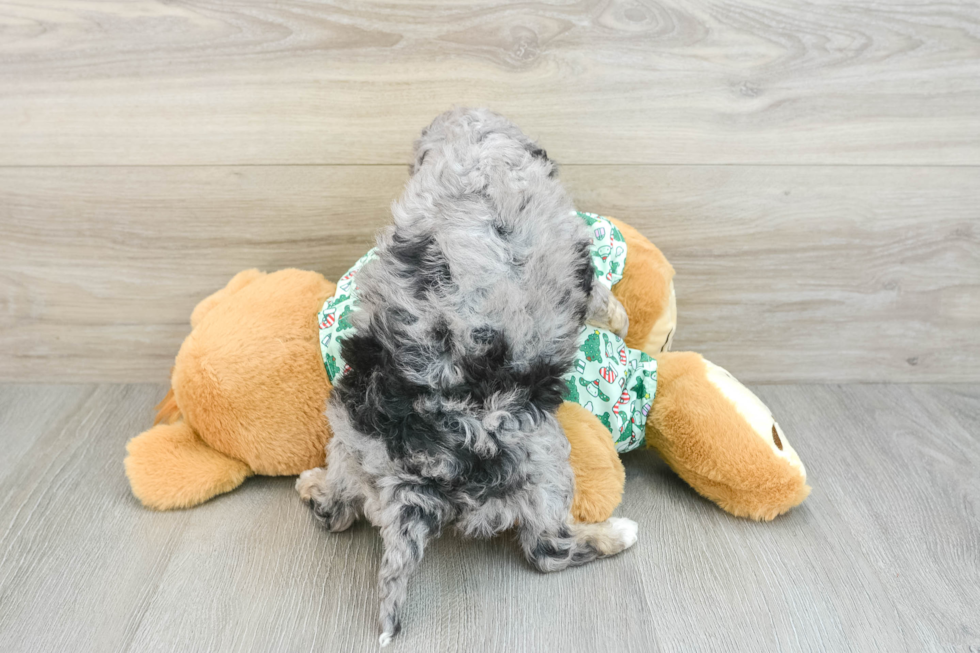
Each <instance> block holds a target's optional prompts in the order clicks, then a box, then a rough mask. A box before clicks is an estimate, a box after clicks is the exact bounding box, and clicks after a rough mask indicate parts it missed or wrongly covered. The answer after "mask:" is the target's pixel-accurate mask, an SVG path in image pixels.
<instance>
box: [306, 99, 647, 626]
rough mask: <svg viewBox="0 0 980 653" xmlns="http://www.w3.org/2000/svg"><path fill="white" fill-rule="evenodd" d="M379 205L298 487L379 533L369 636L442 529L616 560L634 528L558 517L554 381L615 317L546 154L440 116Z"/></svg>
mask: <svg viewBox="0 0 980 653" xmlns="http://www.w3.org/2000/svg"><path fill="white" fill-rule="evenodd" d="M392 212H393V214H394V225H393V226H391V227H389V228H388V229H387V230H386V231H384V232H383V233H382V234H381V235H379V237H378V245H377V248H376V250H375V252H374V255H373V257H371V259H370V260H369V262H367V263H366V264H364V265H363V267H361V269H360V270H359V271H358V273H357V276H356V295H357V300H358V309H357V310H355V311H354V312H353V313H352V315H351V318H350V319H351V323H352V324H353V326H354V327H355V329H356V335H352V336H348V337H345V338H344V339H343V341H342V343H341V352H342V358H343V359H344V362H345V363H346V367H344V372H343V374H342V375H339V376H338V377H336V378H335V379H334V390H333V393H332V395H331V398H330V401H329V405H328V407H327V413H328V415H329V420H330V424H331V426H332V428H333V434H334V435H333V439H332V440H331V442H330V444H329V446H328V456H327V459H328V460H329V465H328V467H327V468H326V469H315V470H309V471H307V472H304V473H303V475H302V476H301V477H300V479H299V481H297V490H298V491H299V492H300V495H301V496H302V497H303V499H304V500H307V501H309V502H310V504H311V506H312V508H313V511H314V513H315V514H316V516H317V517H318V518H319V519H320V520H322V521H323V522H324V523H325V524H326V525H327V526H328V527H329V528H330V530H332V531H342V530H345V529H346V528H348V527H349V526H350V525H351V523H352V522H353V521H354V520H355V519H357V518H358V517H359V516H362V515H363V516H365V517H367V519H369V520H370V521H371V523H373V524H374V525H375V526H377V527H378V528H380V529H381V537H382V539H383V542H384V558H383V561H382V564H381V572H380V594H381V614H380V621H381V629H382V634H381V637H380V642H381V644H382V645H385V644H387V643H389V642H390V641H391V638H392V637H393V636H395V635H396V634H397V633H398V632H399V630H400V620H399V614H400V611H401V607H402V604H403V603H404V600H405V594H406V587H407V582H408V578H409V575H410V574H411V573H412V571H413V570H414V569H415V568H416V566H417V565H418V564H419V561H420V560H421V558H422V553H423V550H424V548H425V545H426V542H427V541H428V540H429V539H430V538H432V537H435V536H437V535H438V534H439V533H440V532H441V531H442V529H443V528H444V527H446V526H449V525H454V526H455V527H457V528H458V529H459V530H460V531H461V532H462V533H463V534H465V535H467V536H477V537H490V536H492V535H495V534H497V533H500V532H502V531H504V530H507V529H510V528H513V527H515V526H516V527H517V529H518V533H519V540H520V544H521V547H522V549H523V551H524V554H525V555H526V556H527V558H528V560H529V561H530V562H531V563H532V564H533V565H534V566H535V567H537V568H538V569H540V570H541V571H557V570H560V569H564V568H566V567H569V566H574V565H581V564H584V563H586V562H589V561H591V560H594V559H595V558H597V557H600V556H608V555H613V554H615V553H618V552H620V551H622V550H624V549H626V548H628V547H629V546H631V545H632V544H633V543H634V542H635V541H636V531H637V527H636V524H635V523H634V522H632V521H630V520H627V519H610V520H609V521H607V522H604V523H601V524H576V523H573V522H572V518H571V515H570V512H569V510H570V506H571V501H572V495H573V490H574V478H573V476H572V472H571V468H570V466H569V463H568V455H569V445H568V441H567V439H566V438H565V436H564V434H563V432H562V430H561V427H560V426H559V424H558V422H557V420H556V419H555V417H554V415H553V414H554V412H555V410H556V409H557V408H558V406H559V405H560V404H561V402H562V397H563V394H564V391H565V386H564V383H563V382H562V378H561V377H562V374H563V373H565V372H566V371H567V369H568V368H569V367H570V366H571V362H572V358H573V355H574V353H575V350H576V338H577V336H578V335H579V333H580V331H581V329H582V327H583V325H584V323H585V322H586V321H587V320H588V321H589V322H590V323H592V324H596V325H597V326H602V327H605V328H609V329H611V330H613V331H617V332H619V333H621V334H622V333H625V330H626V328H627V324H626V313H625V311H624V310H623V307H622V306H621V305H620V304H619V302H618V301H617V300H615V298H613V297H612V294H611V293H610V291H609V290H608V289H606V287H605V286H603V285H602V284H600V283H593V278H594V275H593V270H592V266H591V262H590V258H589V245H590V242H591V241H590V238H589V234H588V232H587V229H586V227H585V224H584V223H583V222H582V221H581V220H580V219H578V218H577V217H575V216H574V214H573V211H572V203H571V201H570V200H569V198H568V196H567V195H566V193H565V191H564V189H563V188H562V186H561V185H560V184H559V182H558V180H557V169H556V166H555V164H554V163H553V162H552V161H551V160H550V159H548V157H547V154H546V153H545V151H544V150H543V149H541V148H540V147H538V146H537V145H535V143H534V142H532V141H531V140H530V139H529V138H528V137H527V136H525V135H524V134H523V133H522V132H521V131H520V129H518V128H517V127H516V126H515V125H513V124H512V123H510V122H508V121H507V120H505V119H504V118H502V117H501V116H499V115H496V114H494V113H491V112H490V111H486V110H465V109H457V110H453V111H450V112H448V113H446V114H443V115H441V116H439V117H438V118H436V119H435V121H434V122H433V123H432V124H431V125H430V126H429V127H428V128H427V129H426V130H424V131H423V132H422V136H421V138H420V139H419V140H418V141H417V143H416V146H415V161H414V164H413V166H412V175H411V178H410V179H409V181H408V184H407V186H406V188H405V192H404V194H403V195H402V197H401V199H400V200H399V201H398V202H396V203H395V204H394V206H393V207H392Z"/></svg>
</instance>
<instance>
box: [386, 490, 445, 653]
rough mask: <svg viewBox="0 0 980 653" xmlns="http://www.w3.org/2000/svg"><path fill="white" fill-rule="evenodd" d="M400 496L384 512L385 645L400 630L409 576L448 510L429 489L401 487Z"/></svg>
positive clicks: (441, 524) (438, 530) (439, 527)
mask: <svg viewBox="0 0 980 653" xmlns="http://www.w3.org/2000/svg"><path fill="white" fill-rule="evenodd" d="M395 496H396V497H397V498H396V499H395V500H394V501H392V502H390V503H389V504H388V505H387V506H385V507H384V509H382V511H381V518H382V520H383V521H384V522H385V523H384V524H383V525H382V527H381V539H382V540H383V542H384V557H383V558H382V560H381V572H380V573H379V575H378V585H379V589H380V594H381V613H380V621H381V637H379V638H378V642H379V643H380V644H381V645H382V646H387V645H388V644H389V643H391V639H392V638H393V637H394V636H395V635H397V634H398V633H399V631H401V610H402V606H403V605H404V603H405V595H406V593H407V591H408V577H409V576H410V575H411V574H412V572H414V571H415V569H416V568H417V567H418V565H419V562H421V560H422V554H423V553H424V551H425V545H426V543H427V542H428V541H429V539H430V538H431V537H435V536H437V535H438V534H439V532H440V531H441V530H442V526H443V524H444V523H445V521H446V519H447V516H448V513H449V510H448V508H447V506H448V504H447V503H446V502H445V501H443V500H442V499H441V498H434V497H433V496H432V494H431V493H429V492H424V493H423V492H418V491H416V490H415V489H411V488H402V489H400V490H397V491H396V492H395Z"/></svg>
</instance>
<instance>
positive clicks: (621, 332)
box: [586, 290, 630, 339]
mask: <svg viewBox="0 0 980 653" xmlns="http://www.w3.org/2000/svg"><path fill="white" fill-rule="evenodd" d="M601 294H604V295H606V298H605V305H601V306H602V308H601V309H599V310H598V311H597V312H595V313H593V314H591V315H589V316H588V317H587V318H586V322H587V323H588V324H590V325H592V326H596V327H599V328H600V329H607V330H609V331H612V332H613V333H615V334H616V335H617V336H619V337H620V338H624V339H625V338H626V334H627V332H628V331H629V326H630V319H629V316H628V315H627V314H626V308H625V307H624V306H623V304H622V302H620V301H619V300H618V299H616V297H615V296H614V295H613V294H612V293H611V292H609V291H608V290H606V291H605V292H604V293H601ZM600 301H601V298H600Z"/></svg>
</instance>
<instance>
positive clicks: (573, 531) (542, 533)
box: [520, 517, 637, 572]
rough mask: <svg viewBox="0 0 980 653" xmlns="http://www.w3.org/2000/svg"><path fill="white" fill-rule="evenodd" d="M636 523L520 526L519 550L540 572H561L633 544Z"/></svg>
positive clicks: (609, 521) (619, 519)
mask: <svg viewBox="0 0 980 653" xmlns="http://www.w3.org/2000/svg"><path fill="white" fill-rule="evenodd" d="M636 532H637V525H636V522H634V521H632V520H630V519H624V518H622V517H611V518H609V519H607V520H606V521H604V522H600V523H598V524H571V523H566V524H558V525H554V526H551V527H548V528H543V529H542V528H536V527H535V526H534V525H533V524H532V525H526V524H522V525H521V533H520V540H521V548H523V549H524V555H525V556H527V559H528V561H529V562H530V563H531V564H533V565H534V566H535V567H537V568H538V570H540V571H544V572H551V571H561V570H562V569H566V568H568V567H577V566H579V565H584V564H585V563H587V562H592V561H593V560H595V559H596V558H600V557H605V556H611V555H616V554H617V553H619V552H620V551H624V550H626V549H628V548H630V547H631V546H633V545H634V544H636Z"/></svg>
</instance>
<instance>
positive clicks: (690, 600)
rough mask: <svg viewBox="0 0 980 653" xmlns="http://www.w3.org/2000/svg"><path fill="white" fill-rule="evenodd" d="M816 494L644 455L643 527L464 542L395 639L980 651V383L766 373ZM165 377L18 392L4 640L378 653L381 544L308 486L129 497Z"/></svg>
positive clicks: (411, 608)
mask: <svg viewBox="0 0 980 653" xmlns="http://www.w3.org/2000/svg"><path fill="white" fill-rule="evenodd" d="M755 389H756V390H757V392H758V393H759V395H760V396H761V397H762V399H763V400H764V401H766V402H767V403H768V404H769V405H770V406H771V407H772V408H773V410H774V411H775V413H776V414H777V415H778V416H779V418H780V422H781V423H782V424H783V425H784V426H785V427H786V431H787V433H790V434H791V437H792V438H793V444H794V445H795V446H796V448H797V450H798V451H799V452H800V454H801V456H802V457H803V459H804V461H805V462H806V463H807V467H808V470H809V473H810V476H811V484H812V485H813V488H814V491H813V494H812V496H811V497H810V499H808V500H807V502H806V503H805V504H804V505H803V506H802V507H800V508H799V509H797V510H795V511H794V512H792V513H791V514H789V515H787V516H785V517H783V518H781V519H778V520H776V521H774V522H772V523H769V524H757V523H753V522H747V521H742V520H737V519H733V518H730V517H728V516H727V515H726V514H724V513H722V512H721V511H719V510H717V509H716V508H714V507H713V506H712V505H711V504H709V503H707V502H706V501H704V500H702V499H700V498H699V497H698V496H697V495H695V494H694V493H693V492H692V491H691V490H690V489H688V488H687V487H686V486H685V485H684V484H683V483H682V482H681V481H679V480H678V479H677V478H676V477H675V476H674V475H673V474H671V473H670V471H669V470H667V469H666V467H665V466H664V465H663V464H662V463H661V462H659V461H658V460H657V459H656V458H655V457H654V456H652V455H650V454H648V453H646V452H639V453H636V454H631V455H630V456H628V457H627V458H626V467H627V473H628V480H627V487H626V499H625V501H624V503H623V505H622V507H621V508H620V509H619V514H621V515H624V516H629V517H631V518H633V519H635V520H637V521H638V522H639V523H640V529H641V531H640V541H639V543H638V544H637V545H636V546H635V547H634V548H633V549H632V550H630V551H628V552H627V553H625V554H623V555H622V556H619V557H617V558H614V559H610V560H604V561H600V562H598V563H596V564H593V565H590V566H587V567H584V568H582V569H577V570H572V571H568V572H564V573H559V574H555V575H550V576H545V575H542V574H538V573H536V572H534V571H532V570H531V569H530V568H529V567H528V566H527V565H526V564H525V563H524V562H523V560H522V559H521V558H520V556H519V554H518V551H517V549H516V547H515V546H514V544H513V543H512V542H511V541H509V540H508V539H506V538H501V539H497V540H493V541H486V542H483V541H476V542H474V541H461V540H458V539H457V538H455V537H453V536H449V535H447V536H445V537H443V538H442V539H441V540H439V541H437V542H436V543H435V544H434V545H433V546H432V547H431V549H430V550H429V552H428V554H427V556H426V560H425V562H424V563H423V565H422V568H421V570H420V572H419V573H418V574H417V576H416V577H415V579H414V584H413V585H412V587H411V590H410V593H409V604H408V611H407V615H406V622H405V627H406V628H405V632H404V633H403V635H402V636H401V637H400V638H399V639H397V640H396V642H395V644H394V645H393V647H392V649H391V650H393V651H456V650H458V651H491V650H492V651H586V650H588V651H594V650H600V651H605V650H610V651H620V650H622V651H651V650H664V651H677V650H685V651H690V650H705V651H723V650H743V651H769V650H773V651H775V650H782V651H846V650H854V651H861V650H865V651H867V650H874V651H903V650H908V651H925V650H950V649H955V650H970V651H975V650H977V649H976V648H975V647H980V609H978V606H980V528H978V514H977V512H978V506H980V474H978V471H977V470H978V469H980V435H978V434H980V386H976V385H946V386H927V385H904V386H899V385H850V386H789V385H785V386H759V387H756V388H755ZM161 391H162V389H161V387H160V386H155V385H73V386H38V385H8V386H0V451H2V452H3V453H2V455H0V651H5V652H8V651H9V652H13V651H73V652H81V651H158V650H159V651H164V650H166V651H204V650H207V651H305V650H310V651H362V650H363V651H371V650H375V649H376V647H377V644H376V641H377V640H376V637H377V630H376V626H375V613H376V608H377V606H376V601H377V595H376V591H375V584H374V579H375V574H376V572H377V567H378V562H379V559H380V542H379V538H378V537H377V535H376V534H375V532H373V531H372V530H371V529H370V528H369V527H367V526H364V525H358V526H356V527H355V528H354V529H352V531H351V532H348V533H345V534H340V535H332V534H329V533H326V532H323V531H321V530H319V529H318V528H317V527H316V526H315V525H314V523H313V522H312V520H311V518H310V516H309V514H308V513H307V510H306V508H305V507H304V506H302V505H301V504H300V503H299V501H298V500H297V499H296V496H295V495H294V494H293V492H292V482H291V480H290V479H286V478H277V479H252V480H251V481H249V482H248V483H247V484H246V485H245V486H244V487H243V488H241V489H240V490H238V491H236V492H234V493H232V494H230V495H227V496H224V497H221V498H219V499H217V500H215V501H212V502H210V503H208V504H206V505H204V506H201V507H199V508H196V509H193V510H190V511H184V512H173V513H153V512H149V511H147V510H144V509H143V508H141V507H140V506H139V505H138V504H137V502H136V501H135V500H134V499H133V498H132V497H131V496H130V494H129V490H128V486H127V484H126V479H125V477H124V475H123V470H122V457H123V446H124V444H125V442H126V440H127V439H128V438H129V437H131V436H132V435H134V434H136V433H137V432H139V431H140V430H141V429H143V428H145V427H146V426H147V425H148V419H149V415H150V409H151V406H152V404H153V403H154V402H155V401H156V400H157V399H158V397H159V395H160V393H161Z"/></svg>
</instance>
